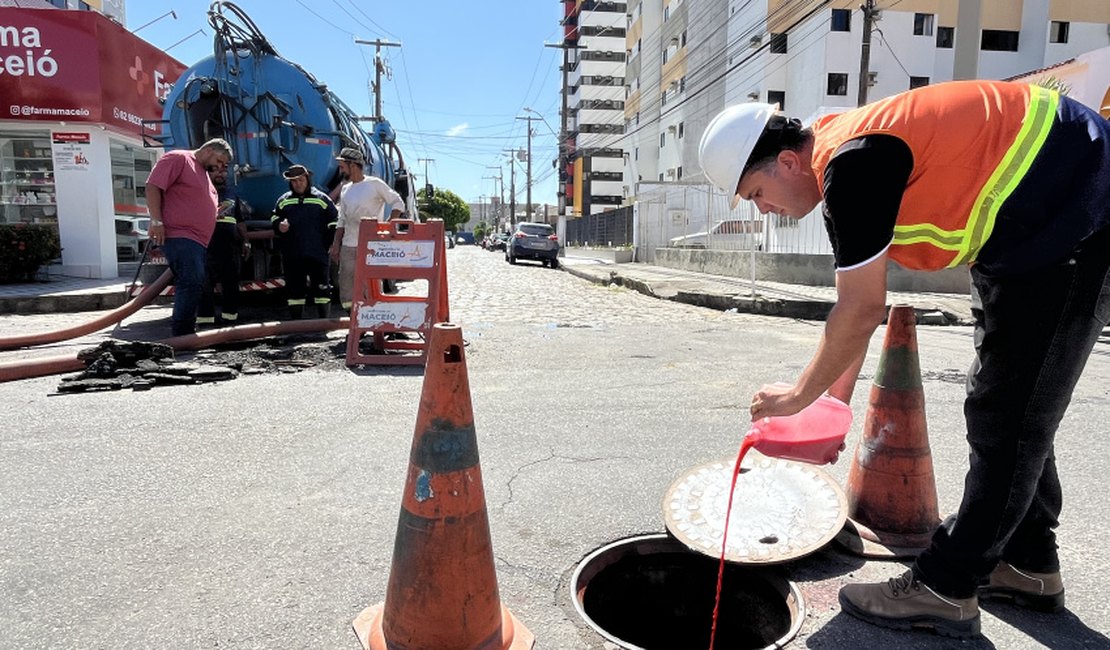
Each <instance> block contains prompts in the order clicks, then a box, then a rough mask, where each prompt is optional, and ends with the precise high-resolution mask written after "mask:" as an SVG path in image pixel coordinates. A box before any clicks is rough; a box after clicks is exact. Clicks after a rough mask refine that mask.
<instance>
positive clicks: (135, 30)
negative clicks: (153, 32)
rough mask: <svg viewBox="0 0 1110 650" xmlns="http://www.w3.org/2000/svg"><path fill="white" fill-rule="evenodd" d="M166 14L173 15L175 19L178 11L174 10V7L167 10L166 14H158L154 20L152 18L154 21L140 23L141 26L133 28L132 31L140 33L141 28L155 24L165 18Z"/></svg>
mask: <svg viewBox="0 0 1110 650" xmlns="http://www.w3.org/2000/svg"><path fill="white" fill-rule="evenodd" d="M166 16H173V19H174V20H177V12H176V11H174V10H173V9H170V10H169V11H167V12H166V13H164V14H162V15H161V16H158V17H157V18H155V19H154V20H152V21H150V22H148V23H144V24H142V25H140V26H138V27H136V28H135V29H132V30H131V33H132V34H138V33H139V30H140V29H143V28H144V27H150V26H151V25H153V24H154V23H156V22H158V21H159V20H162V19H163V18H165V17H166Z"/></svg>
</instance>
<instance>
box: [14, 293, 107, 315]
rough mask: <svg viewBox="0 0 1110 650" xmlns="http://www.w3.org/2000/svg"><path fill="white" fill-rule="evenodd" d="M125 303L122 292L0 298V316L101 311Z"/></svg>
mask: <svg viewBox="0 0 1110 650" xmlns="http://www.w3.org/2000/svg"><path fill="white" fill-rule="evenodd" d="M125 302H127V295H126V293H124V292H123V291H112V292H108V293H78V294H59V295H56V296H13V297H0V314H54V313H61V312H79V311H102V310H106V309H115V308H116V307H119V306H120V305H122V304H123V303H125Z"/></svg>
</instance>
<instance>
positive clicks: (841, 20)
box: [829, 9, 852, 32]
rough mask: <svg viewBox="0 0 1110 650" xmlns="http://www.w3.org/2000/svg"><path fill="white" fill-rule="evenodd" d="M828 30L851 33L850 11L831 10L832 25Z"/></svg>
mask: <svg viewBox="0 0 1110 650" xmlns="http://www.w3.org/2000/svg"><path fill="white" fill-rule="evenodd" d="M829 29H830V30H832V31H834V32H850V31H852V11H851V10H850V9H833V10H832V23H831V24H830V25H829Z"/></svg>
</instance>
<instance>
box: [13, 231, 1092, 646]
mask: <svg viewBox="0 0 1110 650" xmlns="http://www.w3.org/2000/svg"><path fill="white" fill-rule="evenodd" d="M447 259H448V268H449V277H450V308H451V316H452V320H453V321H454V322H456V323H459V324H461V325H462V326H463V328H464V330H463V331H464V336H465V338H466V342H467V346H466V362H467V368H468V374H469V379H470V386H471V397H472V402H473V409H474V417H475V427H476V430H477V435H478V442H479V447H480V453H481V469H482V477H483V481H484V486H485V491H486V500H487V510H488V513H489V517H490V522H491V529H492V536H493V545H494V553H495V557H496V568H497V573H498V582H499V586H500V597H501V599H502V601H503V602H504V604H505V605H507V606H508V607H509V608H510V609H511V610H512V611H513V613H514V614H515V615H516V616H517V618H518V619H520V620H521V621H522V622H523V623H524V624H525V625H526V626H527V627H528V628H529V629H531V631H532V632H533V633H534V634H535V635H536V637H537V643H536V648H542V649H545V650H573V649H599V648H605V647H613V646H606V645H604V643H603V639H602V637H600V636H599V635H598V634H597V633H596V632H594V631H593V630H592V629H590V628H589V627H588V626H587V625H586V624H585V623H584V622H583V621H582V619H581V618H579V617H578V616H577V614H576V613H575V612H574V610H573V608H572V607H571V594H570V592H569V589H568V580H569V576H570V573H571V572H572V571H573V570H574V568H575V566H576V565H577V564H578V562H579V561H580V560H581V559H582V558H583V557H584V556H586V555H587V554H589V553H590V552H591V551H592V550H594V549H596V548H598V547H600V546H602V545H604V544H607V543H609V542H612V541H614V540H617V539H620V538H623V537H627V536H630V535H634V534H638V533H645V532H660V531H663V530H664V524H663V512H662V499H663V495H664V493H665V491H666V490H667V488H668V486H669V485H670V484H671V482H672V481H674V480H675V478H676V477H678V476H679V475H681V474H682V472H683V471H685V470H686V469H688V468H691V467H693V466H696V465H700V464H702V463H705V462H708V461H712V460H716V459H725V458H729V457H730V456H734V455H735V453H736V451H737V448H738V445H739V440H740V436H741V435H742V434H743V432H744V431H745V430H746V426H745V424H746V421H745V418H744V414H745V411H746V408H747V405H748V403H749V401H750V396H751V394H752V393H753V392H754V391H755V390H756V389H757V388H758V387H759V386H760V385H761V384H762V383H767V382H771V381H777V380H787V381H788V380H790V379H792V378H793V377H795V376H796V375H797V374H798V372H799V371H800V370H801V368H802V367H803V366H804V364H805V362H806V361H807V360H808V358H809V356H810V355H811V354H812V352H813V350H814V348H815V346H816V342H817V339H818V336H819V335H820V332H821V328H822V325H823V324H822V323H818V322H806V321H793V320H787V319H778V318H771V317H760V316H751V315H744V314H732V313H724V312H717V311H712V310H708V309H703V308H697V307H692V306H687V305H681V304H678V303H673V302H668V301H663V300H657V299H652V298H648V297H645V296H642V295H640V294H636V293H634V292H631V291H628V290H626V289H620V288H612V287H605V286H599V285H592V284H588V283H586V282H584V281H583V280H580V279H578V278H576V277H574V276H572V275H571V274H569V273H566V272H564V271H559V270H550V269H546V268H541V267H540V266H539V265H538V264H527V263H524V264H520V265H517V266H511V265H509V264H507V263H506V262H505V261H504V259H503V257H502V256H501V255H500V254H496V253H490V252H486V251H483V250H480V249H478V248H475V247H472V246H461V247H456V248H455V249H452V250H450V251H448V252H447ZM88 317H89V315H88V314H73V315H53V316H49V317H47V316H0V331H3V332H6V333H8V332H10V333H23V332H30V331H42V330H45V329H50V328H52V327H58V326H60V325H65V324H72V323H75V322H80V321H82V320H83V319H87V318H88ZM168 317H169V308H168V307H164V306H161V307H150V308H146V309H144V310H143V312H141V313H140V314H138V315H137V316H136V317H135V318H133V319H130V320H129V321H127V323H125V325H124V326H123V327H121V328H119V329H118V330H116V331H115V334H117V335H120V336H126V337H129V338H134V337H136V336H139V335H142V334H149V335H150V337H151V338H157V337H159V336H162V335H164V333H165V330H168V320H167V319H168ZM108 334H112V332H108V333H106V334H100V335H94V336H90V337H85V338H84V339H82V340H81V341H78V342H75V343H73V344H59V345H56V346H51V347H50V348H48V349H47V350H45V351H36V352H22V353H4V354H0V360H9V359H12V358H16V357H18V356H20V355H23V356H27V355H35V354H44V353H48V354H56V353H58V352H60V351H67V350H73V349H76V347H78V346H84V345H89V344H91V343H95V342H96V341H98V340H103V338H104V337H105V336H106V335H108ZM331 336H332V337H333V338H335V340H341V339H342V333H333V334H332V335H331ZM918 339H919V346H920V357H921V368H922V375H923V382H924V390H925V397H926V411H927V415H928V425H929V438H930V443H931V448H932V455H933V462H934V466H935V470H936V476H937V491H938V497H939V506H940V510H941V513H942V515H943V514H946V513H949V512H951V511H952V510H954V509H955V508H956V506H957V504H958V502H959V498H960V494H961V488H962V477H963V473H964V471H965V469H966V463H967V449H966V444H965V443H964V440H963V430H962V411H961V399H962V394H963V380H964V372H965V369H966V368H967V366H968V364H969V362H970V360H971V336H970V331H969V330H968V329H966V328H961V327H941V328H930V327H919V328H918ZM1103 345H1104V344H1100V349H1099V350H1097V351H1096V353H1095V354H1094V355H1093V357H1092V359H1091V361H1090V363H1089V364H1088V369H1087V373H1086V375H1085V376H1084V378H1083V379H1082V381H1081V382H1080V384H1079V387H1078V388H1077V390H1076V393H1075V399H1074V402H1073V406H1072V408H1071V410H1070V411H1069V414H1068V416H1067V417H1066V418H1065V420H1064V423H1063V424H1062V426H1061V429H1060V435H1059V437H1058V444H1057V455H1058V463H1059V466H1060V473H1061V477H1062V480H1063V483H1064V489H1065V510H1064V514H1063V516H1062V518H1061V526H1060V531H1059V532H1060V543H1061V556H1062V561H1063V566H1064V569H1063V570H1064V578H1065V582H1066V585H1067V595H1068V605H1069V609H1068V610H1067V611H1066V612H1064V613H1062V614H1058V615H1043V614H1032V613H1029V612H1025V611H1022V610H1018V609H1015V608H1012V607H1008V606H1001V605H990V606H988V607H985V608H984V609H983V626H982V627H983V633H984V636H983V637H982V638H981V639H977V640H973V641H967V642H962V643H960V642H954V641H950V640H945V639H941V638H940V637H935V636H933V635H930V634H925V633H896V632H890V631H886V630H882V629H879V628H875V627H872V626H869V625H867V624H864V623H861V622H859V621H856V620H855V619H852V618H851V617H849V616H847V615H845V614H842V613H841V612H840V611H839V606H838V605H837V601H836V593H837V590H838V589H839V587H840V586H841V585H843V584H846V583H848V582H851V581H856V580H880V579H885V578H888V577H892V576H894V575H897V574H899V573H901V572H902V571H903V570H904V569H903V566H902V565H900V564H897V563H882V562H864V561H862V560H860V559H857V558H855V557H852V556H848V555H846V554H843V553H841V552H839V551H837V550H836V549H835V548H834V547H831V546H830V547H827V548H825V549H822V550H820V551H818V552H817V553H814V554H812V555H809V556H808V557H805V558H802V559H799V560H796V561H793V562H790V563H788V564H786V565H783V566H781V567H779V568H778V571H780V572H781V574H782V575H784V576H786V577H787V578H789V579H790V580H792V581H794V582H795V583H797V585H798V586H799V587H800V589H801V591H802V594H803V598H804V600H805V604H806V610H805V618H804V621H803V624H802V628H801V631H800V633H799V635H798V636H797V638H796V639H795V640H794V641H793V642H792V647H811V648H844V647H850V646H852V645H855V646H860V647H898V648H948V647H952V648H957V647H958V648H965V649H966V648H974V649H979V648H993V647H997V648H1030V647H1052V648H1106V647H1110V640H1108V635H1110V607H1108V605H1107V601H1108V600H1110V584H1108V582H1107V580H1106V575H1107V570H1108V569H1110V567H1108V562H1110V561H1108V559H1107V555H1106V549H1107V542H1106V540H1107V538H1108V537H1110V526H1108V523H1107V521H1108V516H1107V515H1108V514H1110V505H1108V500H1107V499H1106V493H1107V490H1106V476H1107V475H1108V469H1110V468H1108V465H1107V462H1108V459H1110V442H1108V437H1107V435H1106V432H1107V424H1106V423H1107V421H1108V419H1110V418H1108V416H1110V408H1108V403H1110V398H1108V390H1107V381H1106V380H1107V378H1110V358H1108V352H1110V351H1108V350H1107V349H1106V348H1105V347H1102V346H1103ZM881 346H882V330H880V332H879V333H878V334H877V335H876V336H875V338H874V340H873V341H872V346H871V350H870V354H869V358H868V361H867V363H866V364H865V366H864V369H863V373H862V374H863V377H862V379H861V384H860V387H859V388H858V389H857V398H856V400H855V401H854V402H853V409H854V411H855V415H856V424H855V425H854V427H853V432H852V434H851V437H850V438H849V444H850V449H849V453H847V454H845V455H843V456H842V458H841V461H840V462H839V463H837V464H836V465H834V466H831V467H830V468H829V470H828V471H829V472H830V474H831V475H833V476H834V477H835V478H836V479H837V480H838V481H840V482H841V484H843V481H844V478H845V477H846V475H847V471H848V467H849V462H850V451H851V446H852V445H854V443H855V439H856V437H857V436H858V432H859V430H860V424H861V422H862V420H863V415H864V410H865V408H866V399H865V397H866V394H867V390H868V389H869V385H870V379H871V377H872V375H873V374H874V372H875V370H876V366H877V363H878V358H879V353H880V351H881ZM422 381H423V377H422V373H421V372H420V371H417V370H413V369H411V368H408V369H406V368H387V367H373V368H365V369H360V370H354V371H352V370H347V369H346V368H342V367H341V366H338V367H330V368H328V369H321V368H317V369H308V370H305V371H302V372H298V373H290V374H265V375H257V376H242V377H240V378H238V379H236V380H233V381H229V382H224V383H218V384H209V385H202V386H183V387H166V388H162V387H159V388H155V389H154V390H151V391H146V392H131V391H121V392H110V393H93V394H79V395H56V394H53V393H54V391H55V389H56V387H57V385H58V378H57V377H44V378H38V379H32V380H25V381H20V382H15V383H8V384H3V385H0V396H2V398H0V423H2V424H0V646H2V647H4V648H28V649H29V648H35V649H38V648H110V649H125V648H149V647H154V646H174V647H181V648H235V649H243V648H329V649H330V648H352V649H353V648H357V647H358V644H357V642H356V640H355V637H354V634H353V633H352V632H351V629H350V624H351V621H352V620H353V619H354V618H355V616H356V615H358V613H359V612H360V611H362V610H363V608H365V607H367V606H369V605H372V604H374V603H377V602H380V601H382V600H383V598H384V595H385V587H386V582H387V579H388V576H389V570H390V562H391V557H392V552H393V544H394V538H395V531H396V525H397V514H398V510H399V506H400V503H401V492H402V489H403V488H404V481H405V474H406V471H407V469H408V459H409V446H410V443H411V440H412V434H413V428H414V423H415V419H416V412H417V407H418V401H419V397H420V394H421V388H422ZM707 626H708V621H707ZM678 650H686V649H685V648H680V649H678Z"/></svg>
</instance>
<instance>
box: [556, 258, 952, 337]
mask: <svg viewBox="0 0 1110 650" xmlns="http://www.w3.org/2000/svg"><path fill="white" fill-rule="evenodd" d="M562 268H563V269H564V270H566V271H567V273H570V274H571V275H573V276H575V277H579V278H582V279H583V280H588V281H590V282H593V283H594V284H600V285H609V284H616V285H617V286H621V287H625V288H628V289H632V290H633V291H637V292H639V293H642V294H644V295H646V296H650V297H652V298H658V299H661V300H673V301H674V302H680V303H684V304H687V305H693V306H695V307H708V308H709V309H716V310H717V311H736V312H738V313H745V314H758V315H763V316H778V317H782V318H797V319H801V320H816V321H823V320H826V319H827V318H828V316H829V312H830V311H831V310H832V308H833V305H834V304H835V303H833V302H829V301H824V300H783V299H781V298H764V297H754V298H752V297H747V296H741V295H735V294H724V293H717V292H710V291H686V290H682V289H679V290H678V291H676V292H675V295H674V296H664V295H660V294H659V293H658V292H657V291H656V290H655V289H653V288H652V286H651V285H650V284H649V283H647V282H644V281H643V280H637V279H634V278H629V277H626V276H623V275H621V274H620V273H619V272H618V271H613V270H610V271H608V275H609V277H608V279H606V278H605V277H604V276H602V275H601V274H597V273H590V272H588V271H584V270H581V269H577V268H575V267H574V266H567V265H564V266H563V267H562ZM914 314H915V316H916V319H917V323H918V324H919V325H971V324H972V323H971V322H969V321H968V320H967V319H965V318H961V317H960V316H959V315H957V314H954V313H952V312H949V311H947V310H944V309H941V308H938V307H935V306H934V307H914Z"/></svg>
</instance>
